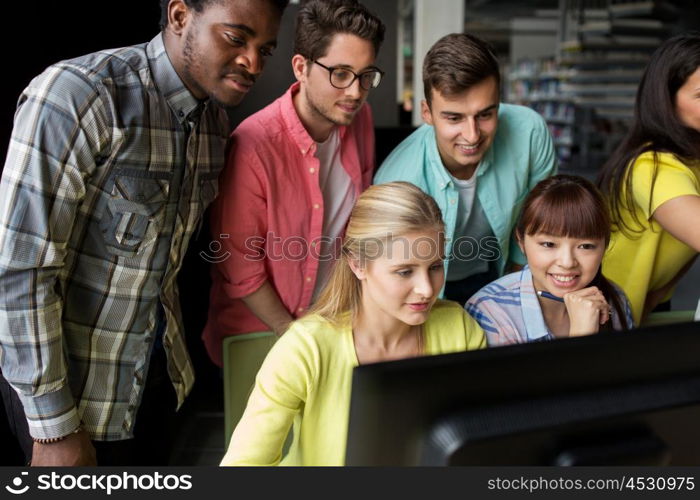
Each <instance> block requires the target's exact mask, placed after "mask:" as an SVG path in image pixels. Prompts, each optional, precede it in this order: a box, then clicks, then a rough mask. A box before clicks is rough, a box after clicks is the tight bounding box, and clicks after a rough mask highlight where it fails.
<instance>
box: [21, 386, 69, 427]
mask: <svg viewBox="0 0 700 500" xmlns="http://www.w3.org/2000/svg"><path fill="white" fill-rule="evenodd" d="M18 395H19V399H20V401H22V405H23V406H24V413H25V415H26V417H27V423H28V424H29V434H30V435H31V436H32V437H33V438H37V439H47V438H55V437H62V436H66V435H68V434H70V433H71V432H73V431H74V430H75V429H76V428H77V427H78V426H79V425H80V417H79V416H78V412H77V410H76V408H75V401H74V399H73V394H72V393H71V391H70V388H69V387H68V386H63V387H61V388H60V389H58V390H57V391H54V392H50V393H47V394H42V395H41V396H25V395H23V394H21V393H19V392H18Z"/></svg>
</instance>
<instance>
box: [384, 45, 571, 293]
mask: <svg viewBox="0 0 700 500" xmlns="http://www.w3.org/2000/svg"><path fill="white" fill-rule="evenodd" d="M500 82H501V79H500V71H499V68H498V61H497V60H496V58H495V56H494V55H493V52H492V51H491V50H490V49H489V47H488V45H487V44H486V42H484V41H483V40H480V39H478V38H476V37H473V36H471V35H467V34H451V35H447V36H445V37H443V38H441V39H440V40H438V41H437V42H436V43H435V45H433V46H432V48H431V49H430V50H429V51H428V54H427V55H426V58H425V62H424V64H423V84H424V88H425V100H424V101H423V102H422V106H421V111H422V116H423V119H424V120H425V122H426V124H425V125H422V126H421V127H420V128H418V130H416V131H415V132H414V133H412V134H411V135H410V136H409V137H408V138H406V139H405V140H404V141H403V142H402V143H401V144H399V145H398V146H397V147H396V149H394V151H392V153H391V154H390V155H389V157H388V158H387V159H386V160H385V161H384V163H383V164H382V166H381V167H380V169H379V171H378V172H377V174H376V176H375V178H374V183H375V184H382V183H385V182H391V181H399V180H400V181H407V182H411V183H413V184H415V185H416V186H418V187H420V188H421V189H423V190H424V191H425V192H426V193H428V194H430V195H431V196H432V197H433V198H435V200H436V201H437V203H438V205H439V206H440V210H442V215H443V218H444V220H445V227H446V235H445V236H446V238H447V245H446V249H445V251H446V255H448V262H447V265H446V266H445V273H446V280H447V281H446V282H445V290H444V295H445V297H446V298H448V299H450V300H455V301H457V302H459V303H461V304H464V303H465V302H466V301H467V300H468V299H469V297H471V295H473V294H474V293H476V292H477V291H478V290H479V289H480V288H481V287H482V286H484V285H486V284H488V283H490V282H491V281H493V280H495V279H496V278H498V277H499V276H501V275H503V274H504V273H505V272H506V271H508V270H510V269H512V268H513V266H517V267H520V266H522V265H523V264H525V258H524V256H523V255H522V252H521V251H520V249H519V248H518V245H517V243H516V242H515V239H514V236H513V227H514V226H515V223H516V222H517V219H518V216H519V215H520V208H521V205H522V202H523V200H524V198H525V196H526V195H527V193H529V192H530V190H531V189H532V188H533V187H534V186H535V184H537V183H538V182H539V181H541V180H542V179H544V178H546V177H549V176H551V175H554V174H555V173H556V170H557V161H556V155H555V150H554V144H553V142H552V138H551V135H550V134H549V130H548V129H547V125H546V123H545V121H544V119H543V118H542V117H541V116H540V115H539V114H537V113H536V112H535V111H533V110H531V109H529V108H526V107H523V106H515V105H511V104H503V103H501V102H500V91H499V88H500Z"/></svg>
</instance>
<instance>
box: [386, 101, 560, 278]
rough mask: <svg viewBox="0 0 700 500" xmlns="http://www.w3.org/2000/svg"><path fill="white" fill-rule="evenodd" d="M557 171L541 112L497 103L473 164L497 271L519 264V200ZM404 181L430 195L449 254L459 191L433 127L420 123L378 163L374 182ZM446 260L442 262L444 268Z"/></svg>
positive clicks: (477, 194)
mask: <svg viewBox="0 0 700 500" xmlns="http://www.w3.org/2000/svg"><path fill="white" fill-rule="evenodd" d="M556 172H557V159H556V154H555V150H554V143H553V142H552V137H551V135H550V133H549V130H548V129H547V124H546V123H545V121H544V119H543V118H542V116H540V115H539V114H538V113H537V112H535V111H534V110H532V109H530V108H526V107H524V106H516V105H513V104H504V103H501V104H500V106H499V109H498V128H497V129H496V136H495V137H494V140H493V143H492V144H491V147H490V148H489V150H488V151H487V152H486V154H485V155H484V157H483V158H482V160H481V163H479V166H478V167H477V169H476V174H475V175H476V176H477V182H476V196H477V198H478V200H479V203H481V206H482V208H483V210H484V213H485V214H486V218H487V219H488V222H489V224H490V225H491V229H492V230H493V234H494V236H495V237H496V239H497V240H498V247H499V248H498V250H500V252H499V253H500V255H499V256H498V259H497V260H498V272H499V275H502V274H503V273H504V270H505V266H506V263H507V262H508V261H509V260H510V261H512V262H514V263H516V264H521V265H523V264H525V263H526V262H525V256H524V255H523V254H522V252H521V251H520V248H518V244H517V242H516V240H515V236H514V234H513V229H514V227H515V224H516V222H517V220H518V217H519V216H520V209H521V208H522V203H523V200H524V199H525V196H527V194H528V193H529V192H530V190H531V189H532V188H533V187H534V186H535V184H537V183H538V182H539V181H541V180H542V179H545V178H547V177H550V176H552V175H554V174H556ZM392 181H406V182H410V183H412V184H415V185H416V186H418V187H419V188H421V189H422V190H423V191H425V192H426V193H427V194H429V195H430V196H432V197H433V198H435V201H436V202H437V204H438V206H439V207H440V210H441V211H442V217H443V219H444V221H445V227H446V234H445V236H446V238H447V243H446V248H445V254H446V255H452V243H453V242H454V241H455V238H456V237H459V236H469V235H455V234H454V233H455V226H456V223H457V207H458V206H459V192H458V190H457V187H456V186H455V185H454V182H453V181H452V178H451V177H450V174H449V173H448V172H447V170H446V169H445V167H444V166H443V164H442V160H441V158H440V154H439V152H438V148H437V141H436V139H435V129H434V128H433V127H432V126H430V125H422V126H421V127H419V128H418V129H417V130H416V131H415V132H413V133H412V134H411V135H410V136H408V137H407V138H406V139H405V140H404V141H403V142H402V143H401V144H399V145H398V146H397V147H396V149H394V151H392V152H391V154H390V155H389V156H388V157H387V159H386V160H385V161H384V163H382V166H381V167H380V168H379V171H378V172H377V174H376V175H375V177H374V183H375V184H383V183H386V182H392ZM447 266H449V262H447V263H446V267H445V272H446V273H447V269H448V267H447Z"/></svg>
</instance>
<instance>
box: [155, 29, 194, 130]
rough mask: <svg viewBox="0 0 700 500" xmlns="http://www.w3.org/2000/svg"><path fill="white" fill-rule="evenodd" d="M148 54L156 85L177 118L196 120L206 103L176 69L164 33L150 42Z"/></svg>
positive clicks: (181, 120)
mask: <svg viewBox="0 0 700 500" xmlns="http://www.w3.org/2000/svg"><path fill="white" fill-rule="evenodd" d="M146 54H147V55H148V60H149V65H150V69H151V74H152V75H153V81H154V83H155V86H156V88H157V89H158V91H159V92H160V93H161V94H162V95H163V96H164V97H165V100H166V102H167V103H168V106H170V109H171V110H172V111H173V113H174V114H175V116H176V117H177V120H178V121H179V122H180V123H181V124H183V125H184V124H185V122H186V121H187V119H188V118H189V119H191V120H196V118H197V117H198V116H199V115H200V114H201V111H202V108H203V107H204V104H203V103H202V102H201V101H199V100H198V99H197V98H195V97H194V96H193V95H192V93H191V92H190V91H189V90H188V89H187V87H185V84H184V83H183V82H182V80H181V79H180V76H179V75H178V74H177V72H176V71H175V68H174V67H173V64H172V62H171V61H170V57H169V56H168V53H167V52H166V50H165V43H164V42H163V34H162V33H158V34H157V35H156V36H155V37H154V38H153V40H151V41H150V42H148V44H147V45H146Z"/></svg>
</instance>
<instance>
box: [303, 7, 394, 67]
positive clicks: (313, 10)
mask: <svg viewBox="0 0 700 500" xmlns="http://www.w3.org/2000/svg"><path fill="white" fill-rule="evenodd" d="M384 30H385V28H384V23H383V22H382V21H381V19H379V18H378V17H377V16H375V15H374V14H372V13H371V12H370V11H369V10H367V8H366V7H365V6H364V5H362V4H360V3H359V2H358V1H357V0H309V1H307V2H305V3H304V4H303V6H302V7H301V9H299V13H298V14H297V20H296V28H295V35H294V53H295V54H301V55H302V56H304V57H306V58H307V59H311V60H316V59H318V58H319V57H323V56H324V55H325V54H326V51H327V50H328V45H329V44H330V43H331V39H332V38H333V36H334V35H336V34H338V33H348V34H351V35H355V36H357V37H359V38H362V39H363V40H367V41H369V42H371V43H372V45H373V46H374V54H375V55H376V54H378V53H379V48H380V47H381V45H382V42H383V41H384Z"/></svg>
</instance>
